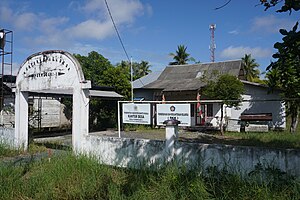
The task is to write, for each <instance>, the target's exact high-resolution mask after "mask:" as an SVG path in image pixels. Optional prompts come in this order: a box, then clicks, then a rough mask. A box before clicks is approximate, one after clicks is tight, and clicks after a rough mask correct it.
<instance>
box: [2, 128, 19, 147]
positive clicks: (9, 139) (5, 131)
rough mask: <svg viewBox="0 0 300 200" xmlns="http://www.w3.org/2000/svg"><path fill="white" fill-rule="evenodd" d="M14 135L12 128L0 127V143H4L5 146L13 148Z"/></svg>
mask: <svg viewBox="0 0 300 200" xmlns="http://www.w3.org/2000/svg"><path fill="white" fill-rule="evenodd" d="M14 135H15V129H14V128H3V127H0V142H1V143H5V144H7V145H9V146H12V147H13V144H14Z"/></svg>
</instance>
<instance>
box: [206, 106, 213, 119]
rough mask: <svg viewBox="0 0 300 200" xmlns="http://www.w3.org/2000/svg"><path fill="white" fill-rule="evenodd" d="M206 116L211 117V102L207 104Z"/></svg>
mask: <svg viewBox="0 0 300 200" xmlns="http://www.w3.org/2000/svg"><path fill="white" fill-rule="evenodd" d="M206 108H207V112H206V113H207V117H213V104H207V105H206Z"/></svg>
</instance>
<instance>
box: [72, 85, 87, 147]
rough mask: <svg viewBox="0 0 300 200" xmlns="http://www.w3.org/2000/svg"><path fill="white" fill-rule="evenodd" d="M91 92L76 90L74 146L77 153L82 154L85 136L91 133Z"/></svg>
mask: <svg viewBox="0 0 300 200" xmlns="http://www.w3.org/2000/svg"><path fill="white" fill-rule="evenodd" d="M89 100H90V98H89V90H88V89H82V88H74V90H73V119H72V146H73V150H74V151H75V152H79V153H80V152H82V150H83V145H84V140H85V136H87V135H88V132H89Z"/></svg>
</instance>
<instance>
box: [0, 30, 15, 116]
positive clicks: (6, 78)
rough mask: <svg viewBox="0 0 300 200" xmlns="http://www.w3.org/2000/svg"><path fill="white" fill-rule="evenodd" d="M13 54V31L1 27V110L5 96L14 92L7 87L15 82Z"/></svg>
mask: <svg viewBox="0 0 300 200" xmlns="http://www.w3.org/2000/svg"><path fill="white" fill-rule="evenodd" d="M12 54H13V32H12V31H10V30H7V29H1V28H0V60H1V62H0V110H2V109H3V106H4V100H5V98H8V96H11V94H12V92H9V90H8V89H7V87H8V88H9V87H10V88H12V84H13V80H12V78H13V77H12ZM7 83H8V84H7ZM9 83H10V84H9Z"/></svg>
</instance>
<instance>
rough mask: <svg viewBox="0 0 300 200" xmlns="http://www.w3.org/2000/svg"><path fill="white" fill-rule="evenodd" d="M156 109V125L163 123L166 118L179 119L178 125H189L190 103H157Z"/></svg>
mask: <svg viewBox="0 0 300 200" xmlns="http://www.w3.org/2000/svg"><path fill="white" fill-rule="evenodd" d="M156 110H157V115H156V121H157V125H163V122H164V121H165V120H168V119H176V120H178V121H180V124H179V126H191V105H190V104H157V105H156Z"/></svg>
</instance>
